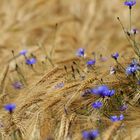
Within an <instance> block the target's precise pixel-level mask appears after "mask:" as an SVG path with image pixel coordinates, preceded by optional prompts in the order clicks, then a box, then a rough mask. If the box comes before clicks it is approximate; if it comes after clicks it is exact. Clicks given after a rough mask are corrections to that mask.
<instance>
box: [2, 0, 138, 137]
mask: <svg viewBox="0 0 140 140" xmlns="http://www.w3.org/2000/svg"><path fill="white" fill-rule="evenodd" d="M123 2H124V1H123V0H113V1H108V0H104V1H101V0H30V1H29V0H28V1H27V0H0V27H1V30H0V55H1V59H0V65H1V67H0V140H83V138H82V135H81V132H82V131H83V130H90V129H95V128H97V127H98V128H99V130H100V132H101V134H100V136H99V137H98V138H97V140H140V133H139V132H140V108H139V104H138V103H137V101H138V100H139V99H140V96H139V92H138V93H136V95H137V96H134V97H133V98H132V99H128V97H127V94H129V93H131V92H133V89H129V88H128V84H129V81H128V80H127V78H126V77H125V76H124V75H123V74H122V73H120V74H118V77H119V78H120V79H118V77H116V75H110V74H109V70H110V67H111V66H115V65H116V63H115V62H114V60H113V59H112V58H111V54H112V53H115V52H119V54H120V58H119V62H120V63H122V64H123V66H126V65H127V64H128V63H129V60H130V59H132V58H134V57H135V53H134V51H133V49H132V47H131V46H130V45H129V42H128V41H127V39H126V38H125V35H124V32H123V30H122V28H121V26H120V23H119V22H118V20H117V17H119V18H120V20H121V22H122V23H123V25H124V26H125V27H126V28H129V17H128V14H129V10H128V8H127V7H126V6H124V4H123ZM139 12H140V9H139V4H137V5H136V6H135V8H134V10H133V11H132V19H133V20H132V25H133V27H134V28H135V27H136V28H138V29H139V28H140V24H139V18H140V15H139ZM137 39H138V40H139V39H140V36H139V34H138V35H137ZM78 48H85V50H86V57H85V59H81V58H78V57H76V55H75V54H76V50H77V49H78ZM23 49H27V50H28V54H27V57H31V56H33V57H35V58H36V59H37V63H36V64H35V65H34V66H33V67H29V66H27V65H26V64H25V58H24V56H21V55H19V52H20V51H21V50H23ZM101 56H103V57H104V58H106V60H107V61H105V62H103V61H101ZM94 57H96V60H97V64H96V67H95V68H93V69H90V70H89V69H88V68H87V67H86V66H85V63H86V61H87V60H88V59H93V58H94ZM17 66H18V67H17ZM19 80H20V81H22V83H23V88H21V89H15V88H13V86H12V85H13V83H14V82H16V81H19ZM101 82H103V83H106V84H107V85H108V86H110V87H111V88H114V89H115V90H116V91H117V94H119V93H120V92H121V90H123V92H124V95H123V96H124V100H123V101H125V102H128V109H127V110H126V111H125V113H124V114H125V120H124V121H123V122H115V123H112V122H111V121H110V120H109V118H108V116H107V115H106V114H108V113H109V114H114V113H116V114H119V113H120V111H118V110H117V109H116V105H114V103H116V102H117V101H116V99H115V98H113V99H112V100H110V99H100V100H102V101H103V102H104V105H105V107H104V110H105V111H101V112H100V111H98V110H95V109H93V108H92V107H91V104H92V102H94V101H95V100H96V98H95V96H91V95H88V96H86V97H84V96H82V95H83V94H84V91H85V90H87V89H89V88H90V87H95V86H97V85H99V84H100V83H101ZM132 82H134V81H132ZM120 100H121V99H120ZM8 103H15V104H16V109H15V111H14V113H13V114H12V115H11V114H9V113H8V112H6V111H5V110H4V109H3V107H4V105H5V104H8Z"/></svg>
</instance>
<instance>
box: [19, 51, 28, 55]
mask: <svg viewBox="0 0 140 140" xmlns="http://www.w3.org/2000/svg"><path fill="white" fill-rule="evenodd" d="M27 52H28V51H27V50H22V51H20V52H19V54H20V55H26V53H27Z"/></svg>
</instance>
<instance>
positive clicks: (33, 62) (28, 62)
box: [26, 58, 37, 65]
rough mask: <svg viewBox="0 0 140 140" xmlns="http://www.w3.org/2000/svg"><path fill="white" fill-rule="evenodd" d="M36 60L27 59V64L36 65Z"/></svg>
mask: <svg viewBox="0 0 140 140" xmlns="http://www.w3.org/2000/svg"><path fill="white" fill-rule="evenodd" d="M36 61H37V60H36V59H35V58H30V59H26V64H27V65H33V64H35V63H36Z"/></svg>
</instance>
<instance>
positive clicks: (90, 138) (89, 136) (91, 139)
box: [82, 130, 99, 140]
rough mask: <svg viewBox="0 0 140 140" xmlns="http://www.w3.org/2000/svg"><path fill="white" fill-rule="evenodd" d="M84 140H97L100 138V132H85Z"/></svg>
mask: <svg viewBox="0 0 140 140" xmlns="http://www.w3.org/2000/svg"><path fill="white" fill-rule="evenodd" d="M82 135H83V139H84V140H95V139H96V137H98V136H99V132H98V130H91V131H84V132H83V133H82Z"/></svg>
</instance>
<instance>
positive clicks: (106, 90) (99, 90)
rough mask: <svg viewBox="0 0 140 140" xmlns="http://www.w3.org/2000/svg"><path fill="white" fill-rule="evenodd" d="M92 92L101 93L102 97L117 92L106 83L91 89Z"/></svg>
mask: <svg viewBox="0 0 140 140" xmlns="http://www.w3.org/2000/svg"><path fill="white" fill-rule="evenodd" d="M91 93H92V94H95V95H99V96H101V97H111V96H113V95H114V94H115V90H111V89H109V87H108V86H106V85H101V86H99V87H96V88H93V89H91Z"/></svg>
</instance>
